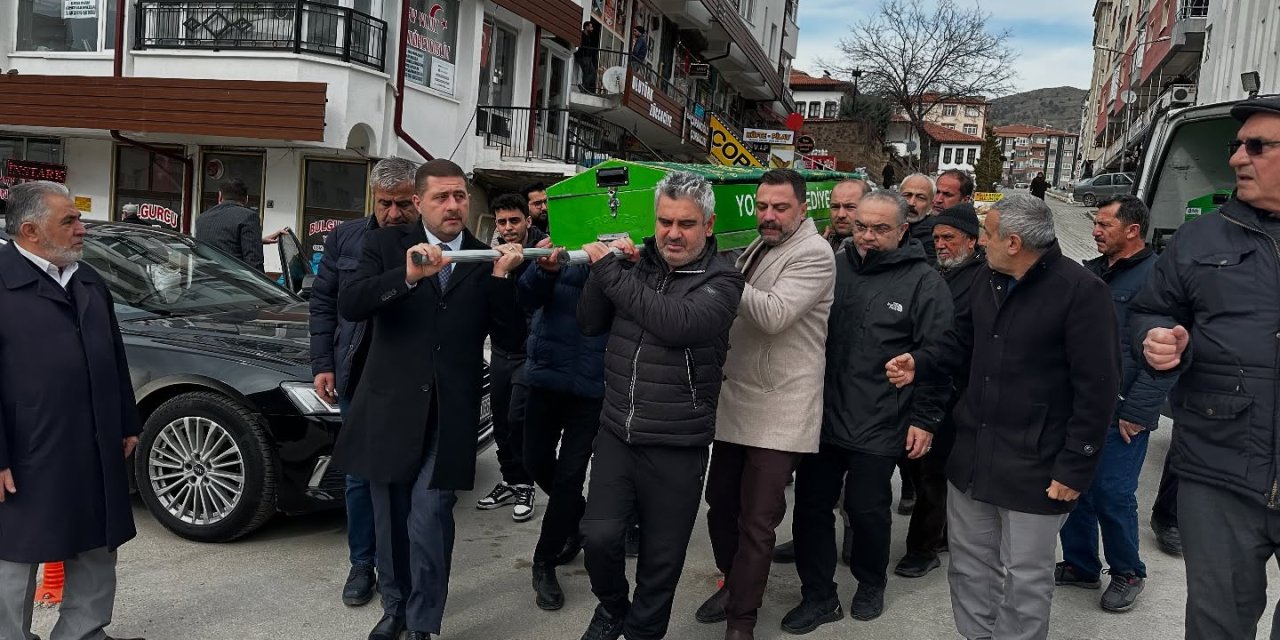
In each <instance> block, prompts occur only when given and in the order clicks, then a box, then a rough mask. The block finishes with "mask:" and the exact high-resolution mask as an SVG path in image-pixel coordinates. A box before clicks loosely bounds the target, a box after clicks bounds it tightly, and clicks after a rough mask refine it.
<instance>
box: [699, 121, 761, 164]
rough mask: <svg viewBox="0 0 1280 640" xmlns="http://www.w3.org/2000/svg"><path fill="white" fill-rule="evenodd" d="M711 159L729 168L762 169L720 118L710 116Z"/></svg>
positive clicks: (758, 162)
mask: <svg viewBox="0 0 1280 640" xmlns="http://www.w3.org/2000/svg"><path fill="white" fill-rule="evenodd" d="M711 157H713V158H715V160H716V162H719V163H720V164H723V165H727V166H731V167H763V165H761V164H760V161H759V160H756V157H755V156H753V155H751V153H750V152H748V151H747V149H746V147H744V146H743V145H742V141H741V140H738V137H737V136H735V135H733V131H730V130H729V127H727V126H725V124H724V123H723V122H721V121H720V118H717V117H715V116H711Z"/></svg>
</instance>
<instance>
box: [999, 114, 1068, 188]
mask: <svg viewBox="0 0 1280 640" xmlns="http://www.w3.org/2000/svg"><path fill="white" fill-rule="evenodd" d="M995 134H996V139H998V140H999V141H1000V154H1001V155H1003V156H1004V157H1005V161H1004V184H1005V186H1013V185H1016V184H1020V183H1028V184H1029V183H1030V182H1031V180H1032V179H1033V178H1035V177H1036V174H1038V173H1041V172H1043V173H1044V179H1045V180H1047V181H1049V184H1050V185H1051V186H1056V187H1059V188H1062V189H1065V188H1067V187H1069V186H1071V185H1072V184H1074V183H1075V179H1076V173H1075V166H1076V163H1075V159H1076V154H1077V147H1078V145H1079V136H1078V135H1077V134H1074V133H1071V132H1068V131H1060V130H1057V129H1050V128H1046V127H1035V126H1029V125H1023V124H1015V125H1008V126H1004V127H996V129H995Z"/></svg>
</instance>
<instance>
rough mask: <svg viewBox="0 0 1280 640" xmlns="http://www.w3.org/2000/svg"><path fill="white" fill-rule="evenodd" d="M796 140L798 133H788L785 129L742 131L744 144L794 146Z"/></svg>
mask: <svg viewBox="0 0 1280 640" xmlns="http://www.w3.org/2000/svg"><path fill="white" fill-rule="evenodd" d="M795 139H796V133H795V132H794V131H786V130H784V129H744V130H743V131H742V141H743V142H755V143H758V144H794V143H795Z"/></svg>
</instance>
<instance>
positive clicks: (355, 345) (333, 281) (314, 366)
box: [308, 216, 378, 399]
mask: <svg viewBox="0 0 1280 640" xmlns="http://www.w3.org/2000/svg"><path fill="white" fill-rule="evenodd" d="M377 228H378V219H377V218H375V217H373V216H369V217H367V218H359V219H357V220H347V221H346V222H343V223H342V224H340V225H338V228H336V229H334V230H333V231H331V232H329V236H328V237H326V238H325V239H324V255H323V256H322V257H321V258H320V268H319V269H318V273H316V280H315V284H313V285H312V289H311V300H310V305H309V307H310V309H311V317H310V321H309V323H308V324H309V325H310V328H311V375H312V376H316V375H319V374H321V373H326V372H333V374H334V383H335V386H336V387H337V390H338V394H339V395H343V396H346V397H347V398H348V399H349V398H350V397H351V395H352V393H353V392H354V389H355V385H354V384H352V383H354V382H355V380H353V378H352V364H353V363H354V362H355V359H356V352H358V351H359V350H360V343H361V340H363V339H364V333H365V323H363V322H352V321H350V320H347V319H346V318H343V317H341V316H339V315H338V292H339V291H342V290H343V289H344V288H346V286H347V283H348V282H350V281H351V278H352V276H354V275H355V273H356V267H359V266H360V255H361V253H362V251H363V249H364V235H365V233H367V232H368V231H370V230H372V229H377Z"/></svg>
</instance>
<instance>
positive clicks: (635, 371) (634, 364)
mask: <svg viewBox="0 0 1280 640" xmlns="http://www.w3.org/2000/svg"><path fill="white" fill-rule="evenodd" d="M669 275H670V274H664V275H663V276H662V277H661V278H659V279H658V289H657V291H658V293H662V290H663V289H665V288H666V286H667V280H668V276H669ZM643 347H644V331H643V330H641V331H640V338H639V339H638V340H636V352H635V354H634V355H632V356H631V389H630V390H629V391H628V395H629V398H628V403H629V406H628V407H627V421H626V423H625V424H624V425H623V435H625V436H626V438H625V440H626V442H627V444H631V419H632V418H634V417H636V378H637V377H639V373H640V349H641V348H643Z"/></svg>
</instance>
